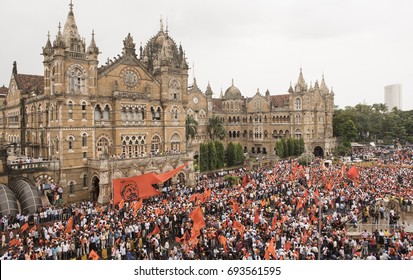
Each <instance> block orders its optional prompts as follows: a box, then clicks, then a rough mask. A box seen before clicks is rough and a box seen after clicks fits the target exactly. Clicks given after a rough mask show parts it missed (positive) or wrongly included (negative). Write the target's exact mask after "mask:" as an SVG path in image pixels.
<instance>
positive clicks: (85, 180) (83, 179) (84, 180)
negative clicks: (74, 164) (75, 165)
mask: <svg viewBox="0 0 413 280" xmlns="http://www.w3.org/2000/svg"><path fill="white" fill-rule="evenodd" d="M82 181H83V187H84V188H86V187H87V174H86V173H85V174H83V176H82Z"/></svg>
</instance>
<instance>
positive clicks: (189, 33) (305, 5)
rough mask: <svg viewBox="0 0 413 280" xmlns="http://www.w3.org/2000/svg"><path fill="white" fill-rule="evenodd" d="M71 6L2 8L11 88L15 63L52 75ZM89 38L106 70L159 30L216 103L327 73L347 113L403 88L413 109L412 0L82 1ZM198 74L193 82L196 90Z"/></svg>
mask: <svg viewBox="0 0 413 280" xmlns="http://www.w3.org/2000/svg"><path fill="white" fill-rule="evenodd" d="M68 4H69V0H59V1H57V0H37V1H33V0H13V1H11V0H9V1H6V0H1V1H0V27H1V35H2V43H1V47H0V48H1V49H0V50H1V51H0V85H2V84H5V85H6V86H8V83H9V79H10V75H11V70H12V64H13V61H14V60H16V61H17V68H18V72H19V73H23V74H37V75H43V65H42V56H41V55H40V53H41V51H42V46H44V45H45V43H46V39H47V37H46V35H47V32H48V31H50V33H51V39H52V41H53V40H54V38H55V36H56V33H57V26H58V23H59V21H60V22H61V23H62V25H64V23H65V21H66V17H67V13H68V11H69V6H68ZM73 4H74V14H75V18H76V23H77V26H78V29H79V32H80V35H81V36H83V37H85V38H86V43H87V45H88V44H89V42H90V38H91V35H90V34H91V31H92V29H94V30H95V34H96V35H95V39H96V43H97V45H98V47H99V48H100V51H101V52H102V53H101V55H100V56H99V60H100V62H99V65H101V64H103V63H105V62H106V60H107V58H108V57H110V58H113V57H114V56H117V54H121V52H122V47H123V39H124V38H125V37H126V35H127V34H128V33H129V32H130V33H131V35H132V36H133V37H134V40H135V43H136V45H137V49H138V48H139V44H140V42H142V43H143V45H145V44H146V42H147V41H148V39H149V38H150V37H151V36H153V35H155V34H156V32H157V31H158V30H159V19H160V17H161V15H162V16H163V18H164V22H165V25H166V18H167V19H168V26H169V34H170V36H171V37H172V38H173V39H174V40H175V41H176V42H177V43H178V44H179V43H180V42H181V43H182V46H183V48H184V50H185V52H186V56H187V58H188V64H189V65H190V66H191V68H192V65H193V63H195V76H196V78H197V82H198V85H199V87H200V88H201V89H202V90H205V88H206V85H207V83H208V81H210V83H211V87H212V90H213V92H214V93H215V96H216V97H218V96H219V92H220V90H221V88H222V89H223V91H225V90H226V88H228V87H229V86H230V85H231V79H232V78H233V79H234V81H235V85H236V86H237V87H238V88H239V89H240V90H241V92H242V94H243V95H244V96H252V95H253V94H255V92H256V91H257V88H259V89H260V92H261V93H262V94H263V93H264V92H265V90H266V89H269V91H270V92H271V94H281V93H286V92H287V90H288V88H289V84H290V81H292V82H293V84H295V83H296V81H297V78H298V74H299V69H300V67H302V68H303V74H304V78H305V79H306V82H307V83H308V84H309V83H310V81H312V82H313V84H314V82H315V80H320V79H321V75H322V74H323V73H324V75H325V80H326V83H327V86H328V87H331V86H332V87H333V89H334V92H335V103H336V105H339V107H340V108H343V107H344V106H347V105H350V106H354V105H356V104H358V103H363V102H365V103H366V104H369V105H371V104H373V103H384V86H385V85H389V84H402V87H403V89H402V91H403V103H402V104H403V105H402V106H403V107H402V109H403V110H410V109H413V98H412V97H411V96H412V93H413V70H412V68H413V1H411V0H388V1H385V0H311V1H310V0H288V1H287V0H254V1H251V0H249V1H245V0H237V1H236V0H225V1H224V0H220V1H217V0H208V1H194V0H192V1H190V0H174V1H171V0H164V1H161V0H151V1H136V0H135V1H132V0H116V1H114V0H111V1H109V0H82V1H80V0H74V1H73ZM192 78H193V71H192V70H190V72H189V80H190V81H192Z"/></svg>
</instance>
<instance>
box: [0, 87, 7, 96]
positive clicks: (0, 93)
mask: <svg viewBox="0 0 413 280" xmlns="http://www.w3.org/2000/svg"><path fill="white" fill-rule="evenodd" d="M8 92H9V89H8V88H7V87H5V86H4V85H3V86H2V87H0V97H1V96H3V95H4V96H7V93H8Z"/></svg>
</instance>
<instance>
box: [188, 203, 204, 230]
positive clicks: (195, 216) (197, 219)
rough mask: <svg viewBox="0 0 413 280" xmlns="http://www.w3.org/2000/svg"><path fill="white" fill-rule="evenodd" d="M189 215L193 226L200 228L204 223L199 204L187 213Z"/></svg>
mask: <svg viewBox="0 0 413 280" xmlns="http://www.w3.org/2000/svg"><path fill="white" fill-rule="evenodd" d="M189 216H190V217H191V219H192V221H193V222H194V228H196V229H201V228H203V227H204V226H205V225H206V223H205V219H204V215H203V214H202V210H201V207H200V206H199V205H198V207H196V208H195V209H194V210H193V211H192V212H191V213H190V214H189Z"/></svg>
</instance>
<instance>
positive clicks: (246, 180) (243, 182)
mask: <svg viewBox="0 0 413 280" xmlns="http://www.w3.org/2000/svg"><path fill="white" fill-rule="evenodd" d="M249 182H250V177H249V176H248V174H245V176H244V178H242V186H243V187H245V186H246V185H247V184H248V183H249Z"/></svg>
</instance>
